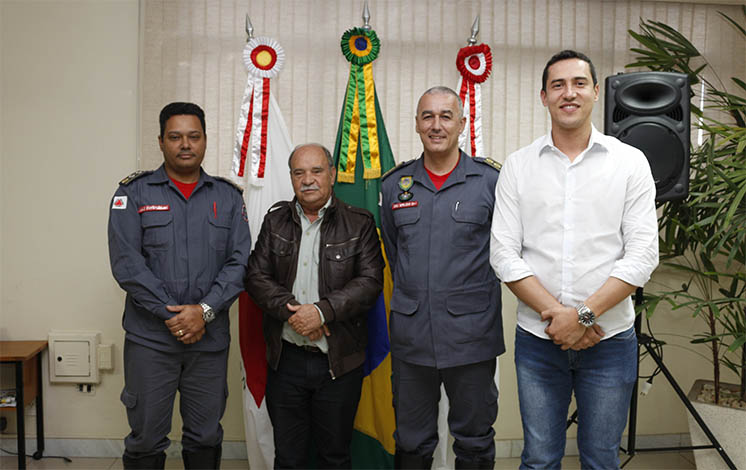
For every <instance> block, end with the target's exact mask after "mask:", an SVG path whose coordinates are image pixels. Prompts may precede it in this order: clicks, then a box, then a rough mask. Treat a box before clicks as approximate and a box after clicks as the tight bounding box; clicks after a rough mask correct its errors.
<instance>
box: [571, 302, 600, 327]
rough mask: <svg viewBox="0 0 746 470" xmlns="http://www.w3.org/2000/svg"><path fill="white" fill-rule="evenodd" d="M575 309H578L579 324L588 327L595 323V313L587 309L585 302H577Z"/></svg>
mask: <svg viewBox="0 0 746 470" xmlns="http://www.w3.org/2000/svg"><path fill="white" fill-rule="evenodd" d="M575 310H577V311H578V323H580V324H581V325H583V326H586V327H589V326H593V324H594V323H596V314H595V313H593V310H591V309H589V308H588V306H587V305H586V304H584V303H580V304H578V306H577V307H575Z"/></svg>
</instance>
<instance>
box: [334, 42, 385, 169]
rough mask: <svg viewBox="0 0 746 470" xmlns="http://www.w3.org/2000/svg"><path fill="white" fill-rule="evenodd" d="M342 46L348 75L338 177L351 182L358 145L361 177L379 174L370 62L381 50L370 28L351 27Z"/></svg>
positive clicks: (373, 88) (373, 86) (379, 166)
mask: <svg viewBox="0 0 746 470" xmlns="http://www.w3.org/2000/svg"><path fill="white" fill-rule="evenodd" d="M341 46H342V54H343V55H344V56H345V58H346V59H347V60H348V61H349V62H350V78H349V80H348V82H347V91H346V93H345V101H344V110H343V114H342V134H341V136H340V137H341V141H340V146H339V149H340V152H339V162H338V165H339V171H338V172H337V180H338V181H339V182H341V183H354V182H355V160H356V158H357V151H358V145H359V146H360V150H361V152H360V153H361V155H362V158H363V165H365V168H364V171H363V178H364V179H373V178H378V177H379V176H381V159H380V150H379V146H378V133H377V128H378V126H377V124H376V108H375V83H374V82H373V65H372V62H373V61H374V60H376V58H377V57H378V53H379V52H380V50H381V41H379V40H378V36H377V35H376V32H375V31H373V30H366V29H362V28H352V29H349V30H347V31H345V33H344V34H343V35H342V41H341Z"/></svg>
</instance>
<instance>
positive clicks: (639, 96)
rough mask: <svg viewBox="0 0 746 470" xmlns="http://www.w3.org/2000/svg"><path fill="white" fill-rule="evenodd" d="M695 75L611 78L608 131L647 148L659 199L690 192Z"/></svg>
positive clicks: (645, 74) (648, 74) (650, 74)
mask: <svg viewBox="0 0 746 470" xmlns="http://www.w3.org/2000/svg"><path fill="white" fill-rule="evenodd" d="M689 99H690V91H689V80H688V79H687V76H686V75H685V74H682V73H671V72H635V73H623V74H618V75H613V76H610V77H607V78H606V107H605V108H606V109H605V111H606V113H605V116H604V118H605V119H604V133H605V134H608V135H613V136H614V137H616V138H617V139H619V140H621V141H622V142H624V143H627V144H629V145H632V146H633V147H637V148H638V149H640V150H642V152H643V153H644V154H645V156H646V157H647V159H648V162H649V163H650V168H651V169H652V171H653V179H655V188H656V200H657V201H659V202H664V201H673V200H677V199H683V198H685V197H686V196H687V194H688V192H689V122H690V121H689V116H690V114H689Z"/></svg>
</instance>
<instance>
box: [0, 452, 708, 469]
mask: <svg viewBox="0 0 746 470" xmlns="http://www.w3.org/2000/svg"><path fill="white" fill-rule="evenodd" d="M72 460H73V461H72V463H66V462H64V461H63V460H61V459H53V458H46V457H45V458H43V459H41V460H34V459H32V458H30V457H29V458H28V459H27V468H28V469H29V470H31V469H47V470H56V469H70V470H72V469H75V470H77V469H96V470H105V469H114V470H119V469H121V468H122V460H121V459H112V458H104V459H97V458H96V459H94V458H78V457H76V458H74V459H72ZM626 460H627V457H626V456H625V455H622V456H621V461H622V462H624V461H626ZM519 463H520V459H498V460H497V462H495V469H515V468H518V464H519ZM14 468H18V459H17V457H15V456H12V457H9V456H3V457H0V469H3V470H6V469H7V470H10V469H14ZM166 468H167V469H181V468H184V466H183V465H182V462H181V459H167V460H166ZM221 468H223V469H237V468H242V469H246V468H248V462H247V461H245V460H223V462H222V464H221ZM562 468H565V469H568V470H573V469H579V468H580V461H579V460H578V457H577V456H569V457H565V458H564V459H562ZM624 468H625V470H627V469H630V470H642V469H655V470H658V469H671V470H673V469H693V468H696V467H695V465H694V456H693V455H692V454H691V453H690V452H682V453H674V452H665V453H664V452H662V453H642V454H637V455H636V456H635V457H634V458H633V459H632V460H631V461H630V462H629V464H627V466H626V467H624Z"/></svg>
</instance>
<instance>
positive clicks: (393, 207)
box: [391, 201, 419, 211]
mask: <svg viewBox="0 0 746 470" xmlns="http://www.w3.org/2000/svg"><path fill="white" fill-rule="evenodd" d="M418 205H419V201H407V202H397V203H395V204H391V210H392V211H395V210H396V209H404V208H405V207H417V206H418Z"/></svg>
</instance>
